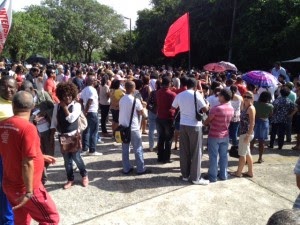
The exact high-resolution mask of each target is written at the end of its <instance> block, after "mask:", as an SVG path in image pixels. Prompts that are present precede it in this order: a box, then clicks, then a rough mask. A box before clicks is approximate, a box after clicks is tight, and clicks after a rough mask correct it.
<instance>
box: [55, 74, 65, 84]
mask: <svg viewBox="0 0 300 225" xmlns="http://www.w3.org/2000/svg"><path fill="white" fill-rule="evenodd" d="M64 77H65V75H64V74H59V75H57V76H56V81H57V82H58V83H62V82H64Z"/></svg>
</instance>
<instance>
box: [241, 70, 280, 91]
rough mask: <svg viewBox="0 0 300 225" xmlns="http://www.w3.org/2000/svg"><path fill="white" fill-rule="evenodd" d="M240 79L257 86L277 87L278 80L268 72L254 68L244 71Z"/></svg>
mask: <svg viewBox="0 0 300 225" xmlns="http://www.w3.org/2000/svg"><path fill="white" fill-rule="evenodd" d="M242 79H243V80H244V81H246V83H248V84H253V85H255V86H258V87H277V84H278V83H279V82H278V80H277V79H276V78H275V77H274V76H273V75H272V74H270V73H268V72H265V71H261V70H254V71H250V72H248V73H245V74H244V75H243V76H242Z"/></svg>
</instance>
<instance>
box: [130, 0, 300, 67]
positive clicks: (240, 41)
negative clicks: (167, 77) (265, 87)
mask: <svg viewBox="0 0 300 225" xmlns="http://www.w3.org/2000/svg"><path fill="white" fill-rule="evenodd" d="M152 5H153V7H152V9H145V10H142V11H140V12H139V18H138V20H137V23H136V30H135V31H134V32H135V34H136V41H135V43H134V51H133V52H134V54H135V57H134V59H136V61H135V63H138V64H148V65H149V64H150V65H151V64H160V65H162V64H172V65H177V66H182V65H183V66H187V64H188V54H187V53H183V54H180V55H178V56H176V57H175V58H166V57H164V56H163V54H162V52H161V49H162V46H163V43H164V38H165V36H166V34H167V31H168V28H169V26H170V25H171V24H172V23H173V22H174V21H175V20H176V19H177V18H178V17H180V16H181V15H183V14H184V13H185V12H190V28H191V59H192V65H194V66H203V65H204V64H206V63H209V62H215V61H220V60H227V59H228V51H229V48H230V43H229V42H230V33H231V27H232V19H233V7H234V0H189V1H180V0H152ZM299 15H300V0H251V1H249V0H238V1H237V7H236V19H235V32H234V36H233V42H232V47H233V58H232V62H233V63H236V64H237V65H239V68H240V69H242V70H248V69H253V68H257V69H267V68H269V67H270V66H271V65H272V64H273V62H274V61H277V60H283V59H288V58H293V57H298V56H299V52H300V42H299V41H298V40H299V39H300V32H299V31H300V16H299Z"/></svg>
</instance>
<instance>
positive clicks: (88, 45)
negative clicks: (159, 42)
mask: <svg viewBox="0 0 300 225" xmlns="http://www.w3.org/2000/svg"><path fill="white" fill-rule="evenodd" d="M124 28H125V25H124V20H123V18H122V17H121V16H120V15H118V14H117V13H116V12H115V11H114V10H113V9H112V8H110V7H108V6H106V5H102V4H100V3H98V2H97V1H96V0H85V1H81V0H61V1H57V0H45V1H44V2H43V3H42V5H41V6H31V7H29V8H27V9H26V11H25V12H17V13H14V15H13V25H12V30H11V33H10V35H9V40H8V43H7V44H6V53H7V54H9V55H10V56H11V57H12V59H14V60H15V59H25V57H26V56H27V55H28V54H31V53H37V52H39V53H45V55H46V56H49V54H50V50H51V53H52V54H53V58H55V59H56V60H68V61H72V60H76V61H81V62H91V61H93V56H96V55H101V54H102V53H103V52H104V50H105V49H107V48H108V47H109V46H110V43H111V40H112V39H113V38H115V37H116V36H117V35H118V34H119V33H122V32H124Z"/></svg>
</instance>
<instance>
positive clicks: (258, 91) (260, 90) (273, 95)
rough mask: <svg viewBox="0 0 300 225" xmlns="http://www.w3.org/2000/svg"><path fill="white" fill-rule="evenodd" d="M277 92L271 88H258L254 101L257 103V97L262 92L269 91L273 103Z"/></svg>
mask: <svg viewBox="0 0 300 225" xmlns="http://www.w3.org/2000/svg"><path fill="white" fill-rule="evenodd" d="M276 90H277V88H273V87H269V88H263V87H260V88H259V89H258V90H257V92H256V94H254V101H258V99H259V96H260V94H261V93H262V92H264V91H269V92H270V93H271V96H272V99H271V102H273V101H274V100H275V91H276Z"/></svg>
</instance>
